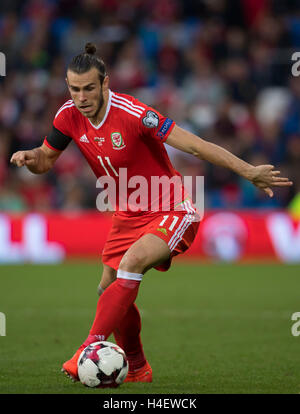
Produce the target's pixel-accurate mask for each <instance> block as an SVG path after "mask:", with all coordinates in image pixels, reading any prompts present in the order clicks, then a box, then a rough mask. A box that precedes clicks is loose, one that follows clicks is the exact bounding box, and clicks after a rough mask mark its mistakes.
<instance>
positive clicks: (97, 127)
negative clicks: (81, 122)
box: [89, 89, 112, 129]
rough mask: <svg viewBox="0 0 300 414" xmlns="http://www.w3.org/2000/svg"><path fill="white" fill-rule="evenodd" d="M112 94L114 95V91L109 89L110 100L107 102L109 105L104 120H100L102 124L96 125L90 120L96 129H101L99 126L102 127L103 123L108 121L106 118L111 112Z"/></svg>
mask: <svg viewBox="0 0 300 414" xmlns="http://www.w3.org/2000/svg"><path fill="white" fill-rule="evenodd" d="M111 96H112V91H111V90H110V89H109V91H108V102H107V107H106V111H105V115H104V117H103V119H102V121H101V122H100V124H98V125H97V126H96V125H94V124H93V123H92V122H91V121H90V120H89V122H90V124H91V125H92V127H94V128H95V129H99V128H101V127H102V125H103V124H104V122H105V121H106V118H107V116H108V114H109V111H110V107H111Z"/></svg>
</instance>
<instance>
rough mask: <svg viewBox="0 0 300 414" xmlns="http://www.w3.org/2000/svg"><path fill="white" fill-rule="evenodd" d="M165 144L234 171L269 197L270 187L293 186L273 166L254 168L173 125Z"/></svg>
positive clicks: (271, 192) (220, 148)
mask: <svg viewBox="0 0 300 414" xmlns="http://www.w3.org/2000/svg"><path fill="white" fill-rule="evenodd" d="M165 142H166V143H167V144H169V145H171V146H172V147H174V148H177V149H179V150H181V151H184V152H187V153H189V154H193V155H194V156H196V157H197V158H199V159H203V160H206V161H209V162H211V163H212V164H215V165H218V166H220V167H224V168H228V169H230V170H232V171H234V172H235V173H237V174H239V175H240V176H242V177H244V178H246V179H247V180H249V181H251V182H252V183H253V184H254V185H255V186H257V187H258V188H261V189H262V190H263V191H265V192H266V193H267V194H268V195H269V196H270V197H273V191H272V190H271V188H270V187H271V186H273V187H286V186H291V185H292V184H293V183H292V182H291V181H289V179H288V178H284V177H279V175H280V171H274V166H273V165H259V166H257V167H255V166H253V165H251V164H248V163H247V162H245V161H243V160H241V159H240V158H238V157H236V156H235V155H233V154H232V153H231V152H229V151H227V150H225V149H224V148H222V147H220V146H219V145H216V144H213V143H211V142H208V141H205V140H203V139H201V138H199V137H197V136H196V135H194V134H192V133H190V132H188V131H186V130H184V129H182V128H180V127H179V126H177V125H175V127H174V128H173V130H172V131H171V133H170V135H169V136H168V138H167V140H166V141H165Z"/></svg>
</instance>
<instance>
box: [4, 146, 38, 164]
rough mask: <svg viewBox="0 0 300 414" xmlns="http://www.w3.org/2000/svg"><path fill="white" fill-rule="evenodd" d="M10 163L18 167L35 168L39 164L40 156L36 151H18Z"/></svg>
mask: <svg viewBox="0 0 300 414" xmlns="http://www.w3.org/2000/svg"><path fill="white" fill-rule="evenodd" d="M10 162H11V163H12V164H14V165H16V166H17V167H24V165H26V166H29V167H34V166H36V165H37V164H38V154H37V152H36V151H35V150H28V151H18V152H15V153H14V154H13V156H12V157H11V159H10Z"/></svg>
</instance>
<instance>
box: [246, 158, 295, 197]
mask: <svg viewBox="0 0 300 414" xmlns="http://www.w3.org/2000/svg"><path fill="white" fill-rule="evenodd" d="M248 179H249V181H251V182H252V184H254V185H255V186H256V187H258V188H260V189H262V190H263V191H264V192H265V193H267V194H268V196H269V197H273V195H274V194H273V191H272V190H271V188H270V187H290V186H291V185H293V182H292V181H290V180H289V179H288V178H285V177H280V171H277V170H275V171H274V166H273V165H259V166H258V167H253V168H252V169H251V172H250V174H249V178H248Z"/></svg>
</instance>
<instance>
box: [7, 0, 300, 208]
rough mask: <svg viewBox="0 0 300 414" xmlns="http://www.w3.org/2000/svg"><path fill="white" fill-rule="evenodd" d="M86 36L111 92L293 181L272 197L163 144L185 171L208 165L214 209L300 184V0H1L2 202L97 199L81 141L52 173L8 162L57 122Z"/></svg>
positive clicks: (260, 204)
mask: <svg viewBox="0 0 300 414" xmlns="http://www.w3.org/2000/svg"><path fill="white" fill-rule="evenodd" d="M88 41H92V42H94V43H96V45H97V47H98V52H99V55H101V57H102V58H103V60H104V61H105V63H106V66H107V71H108V74H109V76H110V86H111V89H112V90H115V91H116V92H121V93H128V94H131V95H133V96H135V97H136V98H138V99H140V100H141V101H143V102H145V103H147V104H149V105H151V106H153V107H154V108H156V109H157V110H158V111H160V112H161V113H162V114H164V115H166V116H168V117H170V118H172V119H174V120H175V121H176V123H177V124H178V125H179V126H181V127H183V128H186V129H188V130H189V131H192V132H193V133H195V134H196V135H198V136H200V137H202V138H204V139H207V140H209V141H211V142H214V143H216V144H219V145H221V146H223V147H225V148H226V149H228V150H229V151H231V152H233V153H234V154H236V155H237V156H239V157H241V158H243V159H244V160H246V161H248V162H250V163H252V164H254V165H258V164H261V163H268V164H269V163H272V164H274V165H275V166H276V168H278V167H279V169H280V170H281V172H282V174H283V175H285V176H288V177H289V178H290V179H292V180H293V181H294V186H293V188H289V189H279V190H275V197H274V198H272V199H269V198H267V197H266V196H265V195H264V194H263V193H262V192H259V191H257V190H256V188H254V187H253V186H252V185H251V184H250V183H248V182H247V181H245V180H243V179H241V178H240V177H238V176H236V175H235V174H233V173H231V172H230V171H227V170H224V169H222V168H218V167H216V166H212V165H210V164H208V163H206V162H201V161H199V160H197V159H196V158H194V157H192V156H190V155H187V154H184V153H182V152H179V151H177V150H174V149H172V148H171V147H169V146H167V145H166V148H167V150H168V152H169V155H170V157H171V160H172V161H173V164H174V166H175V168H176V169H177V170H178V171H180V172H181V174H182V175H189V176H191V175H195V176H196V175H204V177H205V207H206V208H231V209H240V208H253V207H254V208H269V207H270V208H272V207H279V208H286V207H287V206H289V205H290V203H291V202H292V200H293V199H294V197H295V196H296V194H297V193H300V168H299V166H300V76H299V77H297V76H293V75H292V71H291V68H292V65H293V63H294V62H293V61H292V54H293V53H294V52H295V51H299V52H300V4H299V1H298V0H285V1H282V0H230V1H229V0H228V1H226V0H182V1H181V0H126V1H122V0H60V1H58V0H26V1H24V0H23V1H20V0H1V3H0V51H1V52H3V53H4V54H5V56H6V76H5V77H0V210H2V211H3V210H4V211H5V210H10V211H30V210H33V209H34V210H43V211H45V210H51V209H61V210H75V211H76V210H81V209H89V208H91V209H93V208H95V204H96V195H97V191H99V190H97V189H96V185H95V177H94V175H93V174H92V172H91V171H90V168H89V166H88V165H87V163H86V161H85V160H84V158H83V157H82V156H81V155H80V153H79V151H78V150H77V148H76V146H75V145H74V144H73V143H72V144H71V145H70V146H69V147H68V149H67V151H65V152H64V154H63V155H62V156H61V157H60V158H59V160H58V161H57V163H56V165H55V167H54V170H53V171H51V172H49V173H47V174H46V175H42V176H40V175H33V174H31V173H29V172H28V171H27V169H25V168H22V169H17V168H16V167H12V166H11V165H10V164H9V159H10V157H11V155H12V153H13V152H15V151H17V150H22V149H30V148H33V147H35V146H39V145H40V144H41V143H42V141H43V138H44V137H45V136H46V135H47V134H48V133H49V131H50V130H51V125H52V121H53V117H54V115H55V113H56V111H57V110H58V108H59V107H60V106H61V105H62V104H63V103H64V102H65V101H66V100H67V99H69V95H68V91H67V89H66V84H65V71H66V65H67V63H68V62H69V61H70V59H71V58H72V57H73V56H74V55H77V54H79V53H81V52H82V51H83V50H84V45H85V43H86V42H88Z"/></svg>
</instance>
